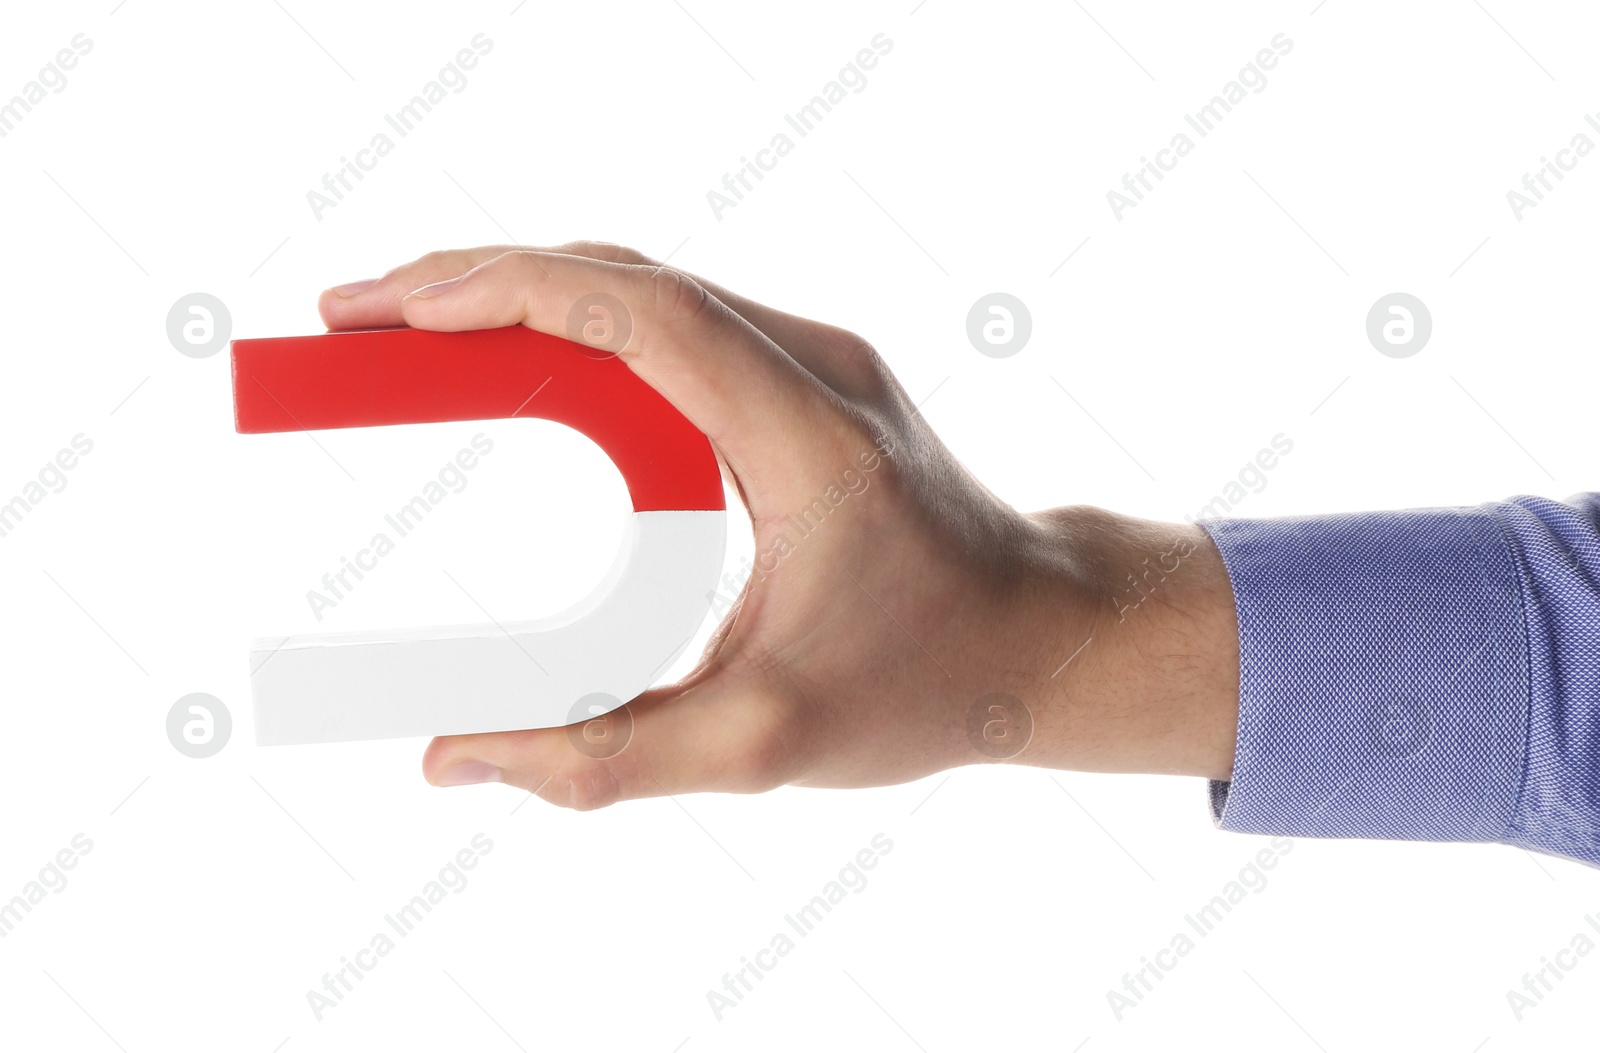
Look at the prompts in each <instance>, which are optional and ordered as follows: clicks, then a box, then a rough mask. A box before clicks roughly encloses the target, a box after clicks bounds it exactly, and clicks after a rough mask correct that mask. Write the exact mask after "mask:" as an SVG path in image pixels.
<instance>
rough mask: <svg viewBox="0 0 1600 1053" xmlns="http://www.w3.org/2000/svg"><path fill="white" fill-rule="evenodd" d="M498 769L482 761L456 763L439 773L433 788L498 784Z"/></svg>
mask: <svg viewBox="0 0 1600 1053" xmlns="http://www.w3.org/2000/svg"><path fill="white" fill-rule="evenodd" d="M500 781H502V780H501V778H500V769H499V768H496V767H495V766H494V765H493V764H485V763H484V762H483V761H477V760H469V761H458V762H456V763H455V764H452V765H450V767H448V768H446V769H445V770H444V771H442V772H440V773H439V778H438V779H436V780H435V781H434V785H435V786H474V785H476V784H478V783H483V782H500Z"/></svg>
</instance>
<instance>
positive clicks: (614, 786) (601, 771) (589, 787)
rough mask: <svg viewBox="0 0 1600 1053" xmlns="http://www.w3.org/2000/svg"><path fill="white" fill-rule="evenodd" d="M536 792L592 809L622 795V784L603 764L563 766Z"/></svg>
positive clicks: (576, 808)
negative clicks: (577, 767)
mask: <svg viewBox="0 0 1600 1053" xmlns="http://www.w3.org/2000/svg"><path fill="white" fill-rule="evenodd" d="M535 793H536V795H537V796H539V797H541V798H543V799H544V800H546V801H549V802H550V803H551V804H554V805H559V806H561V807H562V808H570V809H572V810H573V811H577V812H592V811H594V810H596V809H598V808H604V807H606V806H607V805H612V804H616V803H617V802H618V801H619V800H621V799H622V786H621V784H620V783H619V782H618V781H617V778H616V775H615V774H614V773H613V772H612V771H611V769H610V768H609V767H607V766H606V765H604V764H595V765H590V766H587V767H584V768H580V769H576V770H564V771H560V772H557V773H556V774H555V775H552V776H551V777H550V778H549V779H547V780H545V783H544V785H543V786H541V787H539V788H538V789H537V790H536V791H535Z"/></svg>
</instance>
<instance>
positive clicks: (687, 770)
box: [422, 670, 795, 811]
mask: <svg viewBox="0 0 1600 1053" xmlns="http://www.w3.org/2000/svg"><path fill="white" fill-rule="evenodd" d="M788 709H789V707H787V706H786V705H784V704H783V703H782V702H781V701H780V700H778V699H776V698H774V697H771V696H769V695H768V694H766V693H765V692H764V691H763V690H762V689H761V688H759V687H758V686H757V685H756V684H755V682H754V681H751V680H740V679H739V678H737V677H735V676H733V675H732V674H730V673H729V672H727V671H726V670H724V671H722V672H719V673H706V674H703V675H698V676H697V677H695V678H692V680H691V682H689V683H687V684H686V685H685V684H676V685H672V686H669V687H664V688H657V689H655V690H652V691H647V692H645V693H644V694H642V695H640V696H639V697H638V698H636V699H634V700H633V701H632V702H630V703H628V704H627V705H625V706H622V707H620V708H619V709H616V710H613V711H612V712H610V713H607V714H604V715H603V716H598V717H595V718H594V719H592V720H589V721H587V722H585V723H582V724H573V725H571V726H569V727H562V728H536V729H531V730H527V731H503V732H495V733H493V734H483V735H449V736H444V737H441V738H436V739H434V740H433V742H431V743H430V744H429V745H428V749H427V752H426V753H425V754H424V755H423V758H422V771H423V775H424V776H425V777H426V778H427V780H428V781H429V782H431V783H433V784H434V785H435V786H462V785H466V784H469V783H482V782H504V783H508V784H510V785H512V786H519V787H521V788H522V789H524V790H527V791H528V792H530V793H533V794H536V795H538V796H540V797H542V798H544V799H545V800H547V801H549V802H551V803H552V804H559V805H562V806H564V807H567V808H576V809H579V810H582V811H587V810H589V809H593V808H603V807H605V806H606V805H609V804H614V803H616V802H617V801H623V800H631V799H635V798H640V797H658V796H663V795H673V794H679V793H696V792H700V791H707V790H720V791H724V792H729V793H760V792H763V791H765V790H770V789H773V788H774V787H777V786H781V785H783V784H784V783H785V782H788V781H789V778H790V775H791V773H792V772H793V770H794V764H795V758H794V757H793V756H792V755H791V754H790V752H789V750H788V749H787V743H788V740H789V736H788V735H787V734H786V733H785V726H786V725H787V724H788V723H789V721H788V720H787V718H786V717H785V715H784V714H785V713H786V712H787V711H788Z"/></svg>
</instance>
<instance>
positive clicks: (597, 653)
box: [232, 325, 727, 745]
mask: <svg viewBox="0 0 1600 1053" xmlns="http://www.w3.org/2000/svg"><path fill="white" fill-rule="evenodd" d="M232 354H233V398H234V412H235V418H236V424H237V428H238V430H239V432H240V433H242V434H256V433H262V432H285V431H315V430H321V429H330V428H359V427H373V426H382V425H392V424H424V423H435V422H445V421H468V420H496V419H501V418H509V417H537V418H542V419H545V420H552V421H556V422H558V423H561V424H565V425H567V426H569V427H571V428H574V429H576V430H577V431H579V432H581V433H582V434H583V435H585V436H587V437H588V438H589V439H591V440H593V441H594V443H595V444H596V445H598V446H599V447H600V448H601V449H602V450H604V451H605V453H606V455H607V456H609V457H610V458H611V460H612V462H613V463H614V464H615V465H616V466H617V469H618V470H619V471H620V472H621V473H622V478H623V480H624V481H625V482H626V483H627V487H628V494H629V497H630V498H631V499H632V504H633V515H632V517H631V519H630V523H629V528H628V530H627V532H626V534H625V536H624V539H623V543H622V547H621V549H620V550H619V551H618V553H617V557H616V560H615V562H614V563H613V565H612V567H611V570H610V571H609V572H608V573H607V575H606V576H605V578H604V580H603V581H602V582H601V583H600V585H599V586H598V587H597V588H596V589H595V590H594V592H592V593H591V594H590V595H589V596H588V597H587V598H586V599H584V600H583V601H582V602H581V603H579V604H577V605H576V606H575V607H573V608H571V609H570V610H568V611H566V612H564V613H562V614H560V615H556V616H554V617H552V618H547V619H542V620H540V621H524V622H508V623H503V624H498V625H497V624H488V625H459V626H446V627H437V628H427V629H406V630H396V631H375V632H346V633H324V634H316V635H307V636H294V637H288V638H277V639H262V640H257V641H256V642H255V643H254V645H253V646H252V653H251V661H250V666H251V669H252V670H253V672H252V675H251V685H252V696H253V700H254V708H255V727H256V741H257V742H258V743H259V744H261V745H288V744H295V743H307V742H338V741H347V740H353V739H377V738H396V737H400V736H408V735H461V734H471V733H477V732H492V731H512V730H519V729H523V728H546V727H558V726H561V725H564V724H572V723H577V722H580V721H585V720H589V719H592V718H593V717H595V716H599V715H600V713H601V712H603V711H604V709H605V708H606V707H607V706H616V705H620V704H622V703H623V702H626V701H628V700H629V699H632V698H634V697H635V696H636V695H638V694H639V693H640V692H642V691H643V690H645V689H646V688H648V687H649V686H650V685H651V682H652V680H653V679H654V677H655V675H656V674H657V673H659V672H660V671H661V670H663V669H665V668H666V667H667V665H668V664H669V663H670V662H671V661H672V660H673V659H674V658H676V657H677V656H678V655H679V654H681V653H682V651H683V649H684V648H685V647H686V646H687V645H688V642H689V640H690V639H691V638H692V637H693V636H694V634H695V631H696V630H697V629H698V628H699V626H700V622H701V620H702V619H703V618H704V616H705V614H706V611H707V602H706V597H707V596H708V595H709V594H711V593H712V592H714V591H715V588H716V583H717V578H718V576H719V575H720V574H721V572H722V558H723V550H724V546H725V544H726V539H727V513H726V510H725V505H724V502H723V495H722V480H721V475H720V472H719V470H718V467H717V461H716V457H715V455H714V454H713V453H712V450H711V444H710V441H709V440H708V439H707V438H706V436H705V435H704V434H703V433H701V432H700V431H699V430H698V429H696V428H695V426H694V425H693V424H691V423H690V422H689V420H688V419H687V418H685V417H684V416H683V415H682V414H681V413H679V412H678V411H677V409H675V408H674V407H673V406H672V404H671V403H669V402H668V401H667V400H666V399H665V398H664V397H663V396H662V395H661V394H660V393H658V392H657V391H656V390H655V389H654V388H652V387H650V385H648V384H647V383H645V382H644V381H643V380H642V379H640V378H639V377H638V376H637V375H636V374H635V373H634V372H633V371H632V370H631V369H629V368H628V366H627V365H626V364H625V363H624V362H623V361H622V360H621V359H619V358H617V357H615V356H605V357H595V356H594V352H593V351H592V350H590V349H587V348H583V347H582V346H581V345H578V344H575V343H572V342H571V341H568V340H563V339H561V338H560V337H555V336H550V335H548V334H545V333H540V332H537V331H535V330H532V329H528V328H526V327H524V326H520V325H519V326H508V327H506V328H503V329H481V330H473V331H467V332H457V333H440V332H429V331H425V330H421V329H376V330H367V331H361V332H341V333H329V334H326V335H322V336H303V337H284V338H275V339H263V340H235V341H234V342H233V345H232ZM536 392H537V395H535V393H536ZM600 699H607V700H609V701H607V702H604V703H600V702H599V701H598V700H600Z"/></svg>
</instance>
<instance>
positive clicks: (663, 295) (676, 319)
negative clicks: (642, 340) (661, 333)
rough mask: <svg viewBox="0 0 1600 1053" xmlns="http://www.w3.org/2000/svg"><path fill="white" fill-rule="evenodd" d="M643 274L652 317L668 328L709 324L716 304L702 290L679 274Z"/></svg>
mask: <svg viewBox="0 0 1600 1053" xmlns="http://www.w3.org/2000/svg"><path fill="white" fill-rule="evenodd" d="M642 273H643V274H644V278H643V281H644V282H645V283H646V286H645V295H646V296H647V297H648V302H649V303H650V305H651V308H652V309H653V312H654V314H655V316H656V317H657V318H658V319H660V320H661V321H662V322H665V323H669V324H680V325H693V324H697V323H701V322H705V321H707V320H708V317H709V315H710V312H711V309H712V306H713V305H714V304H715V303H716V302H717V301H716V300H715V299H714V298H713V297H712V296H711V294H710V293H709V292H707V291H706V289H705V287H704V286H703V285H701V284H700V283H699V282H697V281H695V280H694V279H693V278H691V277H689V276H688V275H686V274H684V273H682V272H681V271H675V270H670V269H668V268H666V267H657V268H654V269H653V270H650V271H648V272H642Z"/></svg>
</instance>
